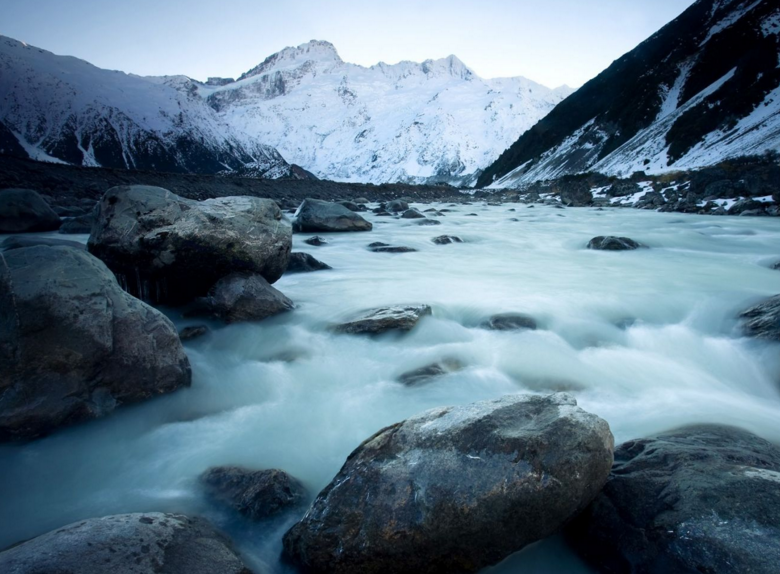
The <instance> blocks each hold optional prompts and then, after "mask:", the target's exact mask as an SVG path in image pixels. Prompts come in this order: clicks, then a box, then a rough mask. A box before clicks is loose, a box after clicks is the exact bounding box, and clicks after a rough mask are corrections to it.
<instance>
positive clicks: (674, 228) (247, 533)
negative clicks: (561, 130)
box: [0, 204, 780, 574]
mask: <svg viewBox="0 0 780 574" xmlns="http://www.w3.org/2000/svg"><path fill="white" fill-rule="evenodd" d="M439 207H444V206H442V205H439ZM510 207H515V208H516V210H517V211H516V212H509V211H508V209H509V208H510ZM453 209H457V210H458V211H457V212H456V213H449V214H447V216H446V217H443V218H441V219H440V220H441V221H442V225H438V226H430V227H424V226H418V225H417V224H416V222H414V221H406V220H394V219H388V218H381V217H374V216H373V215H369V216H368V217H369V218H370V219H371V220H372V221H373V222H374V223H375V226H374V231H373V232H371V233H352V234H327V239H328V240H329V241H330V244H329V245H327V246H323V247H310V246H308V245H306V244H304V243H303V239H305V238H306V237H308V235H296V236H295V238H294V243H295V245H294V250H295V251H307V252H309V253H311V254H313V255H314V256H315V257H317V258H318V259H321V260H322V261H324V262H326V263H328V264H330V265H331V266H333V267H334V270H332V271H323V272H316V273H308V274H299V275H289V276H285V277H284V278H282V279H281V280H280V281H279V282H278V283H277V284H276V287H278V288H279V289H280V290H282V291H283V292H284V293H285V294H287V295H288V296H289V297H291V298H292V299H293V300H294V301H295V302H296V303H297V305H298V308H297V309H296V310H295V311H294V312H292V313H289V314H286V315H284V316H280V317H276V318H273V319H270V320H266V321H263V322H261V323H257V324H245V325H235V326H230V327H221V326H219V325H212V328H213V329H214V330H213V332H212V333H211V334H210V335H208V336H207V337H205V338H203V339H201V340H196V341H193V342H192V343H191V344H187V347H186V348H187V352H188V354H189V356H190V359H191V361H192V366H193V374H194V380H193V385H192V388H190V389H187V390H182V391H179V392H177V393H174V394H172V395H169V396H166V397H162V398H159V399H155V400H153V401H150V402H148V403H145V404H141V405H136V406H132V407H127V408H123V409H120V410H119V411H117V412H116V413H115V414H113V415H112V416H110V417H108V418H107V419H104V420H101V421H97V422H94V423H89V424H84V425H80V426H77V427H74V428H71V429H67V430H65V431H62V432H59V433H57V434H55V435H53V436H51V437H48V438H46V439H43V440H39V441H35V442H32V443H29V444H26V445H13V446H4V447H0V469H2V470H1V471H0V492H2V498H3V500H2V503H1V504H0V547H4V546H6V545H9V544H12V543H14V542H17V541H19V540H22V539H25V538H29V537H31V536H35V535H37V534H40V533H42V532H44V531H47V530H50V529H52V528H55V527H58V526H61V525H63V524H65V523H68V522H71V521H74V520H77V519H80V518H84V517H89V516H100V515H106V514H113V513H119V512H132V511H152V510H164V511H179V512H186V513H194V514H205V515H206V516H208V517H209V518H211V519H212V520H213V521H215V522H216V523H217V524H219V525H220V526H222V527H223V528H225V529H226V530H227V531H228V532H229V533H230V534H231V535H232V536H234V537H235V539H236V541H237V544H238V545H239V547H240V549H241V550H242V551H243V552H244V553H245V555H246V556H247V557H248V559H249V560H250V561H251V563H252V564H254V565H255V566H257V565H260V566H265V567H267V568H268V569H269V571H271V572H283V571H287V570H288V569H287V567H285V566H283V565H282V564H281V563H280V562H279V559H278V557H279V552H280V549H281V536H282V534H283V533H284V531H285V529H286V527H288V526H289V524H290V522H291V521H293V520H294V519H295V517H291V518H289V519H287V520H286V522H276V523H272V524H265V525H250V524H248V523H247V522H245V521H242V520H239V519H236V518H234V517H231V516H229V515H227V514H224V513H222V512H221V511H220V510H218V509H215V508H213V507H211V506H210V505H209V504H208V503H207V502H206V501H204V498H203V495H202V493H201V491H200V490H199V488H198V485H197V481H196V478H197V476H198V475H199V474H200V473H201V472H202V471H203V470H205V469H206V468H208V467H210V466H213V465H220V464H239V465H244V466H248V467H252V468H281V469H284V470H286V471H288V472H289V473H291V474H292V475H294V476H296V477H298V478H299V479H301V480H302V481H303V482H304V483H305V484H306V486H307V487H308V488H309V489H310V491H311V492H312V494H315V493H316V492H318V491H319V490H320V489H321V488H322V487H324V486H325V485H326V484H327V483H328V482H329V480H330V479H331V478H332V477H333V475H334V474H335V473H336V472H337V471H338V469H339V468H340V466H341V464H342V463H343V462H344V460H345V458H346V457H347V455H348V454H349V453H350V452H351V451H352V449H354V448H355V447H356V446H357V445H358V444H359V443H360V442H361V441H362V440H363V439H365V438H366V437H368V436H370V435H371V434H373V433H374V432H375V431H377V430H378V429H380V428H382V427H383V426H386V425H388V424H391V423H394V422H397V421H399V420H402V419H404V418H406V417H408V416H410V415H413V414H416V413H419V412H421V411H423V410H425V409H428V408H430V407H434V406H439V405H447V404H464V403H469V402H473V401H478V400H483V399H489V398H494V397H498V396H501V395H504V394H508V393H519V392H534V393H547V392H551V391H554V390H568V391H571V392H572V393H573V394H574V395H575V396H576V397H577V399H578V401H579V403H580V405H581V406H582V407H583V408H585V409H586V410H589V411H591V412H594V413H596V414H598V415H600V416H601V417H603V418H605V419H606V420H607V421H609V423H610V426H611V428H612V430H613V432H614V434H615V437H616V441H617V442H622V441H624V440H627V439H631V438H636V437H641V436H644V435H647V434H649V433H654V432H658V431H663V430H666V429H670V428H673V427H677V426H680V425H684V424H688V423H697V422H716V423H725V424H732V425H738V426H741V427H743V428H746V429H748V430H750V431H753V432H755V433H757V434H759V435H761V436H763V437H765V438H767V439H769V440H772V441H776V442H780V425H779V424H778V422H777V421H778V417H779V416H780V345H777V344H772V343H767V342H761V341H755V340H750V339H746V338H742V337H740V335H739V329H738V324H737V321H736V318H735V317H736V314H737V313H738V312H739V311H740V310H741V309H743V308H745V307H746V306H748V305H750V304H752V303H753V302H755V301H757V300H759V299H761V298H762V297H764V296H768V295H773V294H776V293H780V271H776V270H771V269H769V268H768V267H767V264H769V263H771V262H773V261H775V260H777V259H780V220H779V219H768V218H767V219H756V218H725V217H724V218H715V217H705V216H690V215H680V214H659V213H654V212H645V211H636V210H627V209H624V210H620V209H614V210H607V211H596V210H592V209H566V210H561V209H554V208H551V207H538V206H537V207H536V208H533V209H529V208H527V207H526V206H524V205H519V206H512V205H505V206H502V207H486V206H483V205H478V204H475V205H472V206H460V207H456V208H453ZM470 212H474V213H478V217H467V216H466V214H467V213H470ZM510 218H517V219H519V221H511V220H510ZM441 234H452V235H458V236H460V237H462V238H463V239H464V241H465V243H462V244H452V245H445V246H438V245H434V244H433V243H431V241H430V239H431V238H432V237H435V236H437V235H441ZM595 235H625V236H629V237H631V238H633V239H636V240H638V241H640V242H642V243H645V244H647V245H649V246H650V247H651V249H643V250H638V251H631V252H617V253H612V252H596V251H589V250H587V249H585V245H586V244H587V242H588V240H589V239H590V238H591V237H593V236H595ZM373 241H383V242H385V243H391V244H397V245H408V246H411V247H415V248H418V249H419V252H418V253H405V254H384V253H372V252H370V251H368V250H367V249H366V248H365V246H366V245H367V244H368V243H371V242H373ZM416 302H420V303H428V304H430V305H432V306H433V309H434V314H433V316H432V317H428V318H425V319H424V320H423V321H422V323H421V324H420V325H419V326H418V328H417V329H415V330H414V331H413V332H411V333H410V334H408V335H406V336H401V337H398V336H394V335H388V336H383V337H379V338H362V337H354V336H348V335H334V334H331V333H329V332H328V331H327V330H326V327H327V326H328V325H329V324H330V323H332V322H335V321H338V320H340V319H342V318H346V317H348V316H350V315H351V314H353V313H355V312H357V311H360V310H363V309H367V308H371V307H374V306H381V305H387V304H395V303H416ZM508 311H517V312H524V313H527V314H530V315H532V316H534V317H535V318H537V320H538V321H539V324H540V327H541V328H540V329H539V330H537V331H525V332H515V333H509V332H491V331H485V330H482V329H480V328H478V324H479V323H480V321H481V320H483V319H484V318H486V317H487V316H489V315H491V314H493V313H498V312H508ZM171 317H172V318H174V320H175V321H176V323H177V325H178V326H180V327H181V326H184V325H187V324H195V323H198V321H182V320H180V319H179V318H178V317H177V316H176V314H175V312H171ZM446 357H453V358H458V359H460V360H461V361H462V362H463V363H465V364H466V365H468V367H467V368H466V369H465V370H463V371H460V372H458V373H453V374H450V375H447V376H446V377H444V378H441V379H439V380H436V381H434V382H431V383H430V384H427V385H423V386H420V387H416V388H407V387H404V386H403V385H401V384H399V383H398V382H396V378H397V376H398V375H400V374H401V373H403V372H405V371H408V370H410V369H414V368H417V367H420V366H424V365H426V364H428V363H430V362H433V361H435V360H437V359H440V358H446ZM490 571H491V572H494V573H496V574H509V573H513V572H523V573H529V572H531V573H544V574H549V573H551V572H588V569H587V568H586V567H585V566H583V565H582V564H581V563H580V562H579V560H578V559H577V558H576V557H575V556H574V555H573V554H572V553H571V552H570V551H569V550H568V549H567V548H566V547H565V545H564V543H563V542H562V541H561V540H560V539H559V538H553V539H550V540H547V541H543V542H541V543H539V544H537V545H534V546H532V547H530V548H528V549H526V550H525V551H524V552H521V553H519V554H518V555H516V556H513V557H512V558H510V559H509V560H507V561H506V562H505V563H504V564H502V565H500V566H498V567H496V568H494V569H491V570H490Z"/></svg>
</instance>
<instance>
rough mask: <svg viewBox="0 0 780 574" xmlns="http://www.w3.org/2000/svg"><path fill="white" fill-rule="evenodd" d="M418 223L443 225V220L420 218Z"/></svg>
mask: <svg viewBox="0 0 780 574" xmlns="http://www.w3.org/2000/svg"><path fill="white" fill-rule="evenodd" d="M417 225H441V221H436V220H435V219H420V220H419V221H418V222H417Z"/></svg>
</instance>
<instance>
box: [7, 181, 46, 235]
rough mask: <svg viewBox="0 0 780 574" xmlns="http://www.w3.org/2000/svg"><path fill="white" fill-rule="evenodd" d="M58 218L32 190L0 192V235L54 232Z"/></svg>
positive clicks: (12, 189) (13, 189)
mask: <svg viewBox="0 0 780 574" xmlns="http://www.w3.org/2000/svg"><path fill="white" fill-rule="evenodd" d="M60 223H61V222H60V216H59V215H57V213H56V212H55V211H54V210H53V209H52V208H51V207H49V204H48V203H46V201H44V199H43V198H42V197H41V196H40V195H38V193H37V192H35V191H33V190H32V189H16V188H11V189H3V190H0V233H27V232H29V231H54V230H55V229H57V228H59V226H60Z"/></svg>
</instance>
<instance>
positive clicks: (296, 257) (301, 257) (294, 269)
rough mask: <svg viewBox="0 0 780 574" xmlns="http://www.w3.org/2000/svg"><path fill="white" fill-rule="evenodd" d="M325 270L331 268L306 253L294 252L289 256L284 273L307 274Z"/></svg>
mask: <svg viewBox="0 0 780 574" xmlns="http://www.w3.org/2000/svg"><path fill="white" fill-rule="evenodd" d="M325 269H333V267H331V266H330V265H327V264H325V263H323V262H322V261H319V260H318V259H315V258H314V257H312V256H311V255H309V254H308V253H297V252H296V253H291V254H290V262H289V263H288V264H287V271H286V273H309V272H311V271H323V270H325Z"/></svg>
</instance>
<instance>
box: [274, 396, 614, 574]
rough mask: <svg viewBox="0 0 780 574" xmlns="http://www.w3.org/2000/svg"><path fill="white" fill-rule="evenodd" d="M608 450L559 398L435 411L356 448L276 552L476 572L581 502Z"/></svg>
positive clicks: (597, 431)
mask: <svg viewBox="0 0 780 574" xmlns="http://www.w3.org/2000/svg"><path fill="white" fill-rule="evenodd" d="M612 447H613V439H612V434H611V433H610V431H609V426H608V425H607V423H606V422H605V421H603V420H601V419H600V418H598V417H596V416H595V415H591V414H589V413H586V412H585V411H583V410H581V409H580V408H578V407H577V403H576V401H575V400H574V399H573V398H572V397H571V396H569V395H565V394H556V395H550V396H547V397H541V396H529V395H513V396H507V397H504V398H501V399H498V400H494V401H486V402H482V403H475V404H471V405H466V406H462V407H444V408H438V409H434V410H431V411H428V412H426V413H423V414H421V415H418V416H416V417H413V418H410V419H408V420H406V421H404V422H402V423H398V424H395V425H392V426H390V427H387V428H385V429H383V430H381V431H379V432H378V433H376V434H375V435H374V436H372V437H370V438H369V439H367V440H366V441H365V442H364V443H363V444H362V445H360V446H359V447H358V448H357V449H356V450H355V451H354V452H353V453H352V454H351V455H350V456H349V458H348V459H347V461H346V463H345V464H344V466H343V467H342V469H341V471H339V473H338V475H337V476H336V477H335V478H334V479H333V481H332V482H331V484H330V485H329V486H327V487H326V488H325V489H324V490H323V491H322V492H321V493H320V494H319V496H317V498H316V500H315V501H314V504H313V505H312V507H311V509H310V510H309V511H308V512H307V513H306V515H305V516H304V518H303V519H302V520H301V521H300V522H299V523H298V524H296V525H295V526H293V528H292V529H291V530H290V531H289V532H288V533H287V534H286V535H285V537H284V549H285V552H286V554H287V556H289V557H290V558H291V559H292V560H293V561H294V562H295V563H297V564H298V565H300V566H301V567H303V568H304V569H309V570H311V571H316V572H323V573H331V572H332V573H335V572H338V573H340V574H353V573H355V574H356V573H364V572H388V573H402V572H415V573H419V574H439V573H442V574H443V573H448V574H450V573H462V572H475V571H477V570H479V569H481V568H483V567H486V566H489V565H491V564H495V563H497V562H499V561H501V560H502V559H503V558H505V557H506V556H508V555H510V554H511V553H513V552H516V551H518V550H520V549H521V548H523V547H524V546H526V545H528V544H531V543H532V542H535V541H537V540H540V539H542V538H545V537H547V536H549V535H550V534H552V533H553V532H555V531H556V530H557V529H559V528H560V527H561V526H562V525H563V524H564V523H565V522H566V521H567V520H569V519H570V518H571V517H572V516H574V515H576V514H577V512H579V511H580V510H582V509H583V508H585V507H586V506H587V505H588V504H589V503H590V501H591V500H593V498H594V497H595V496H596V495H597V494H598V492H599V490H600V489H601V487H602V486H603V484H604V482H605V481H606V480H607V476H608V475H609V470H610V468H611V466H612Z"/></svg>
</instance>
